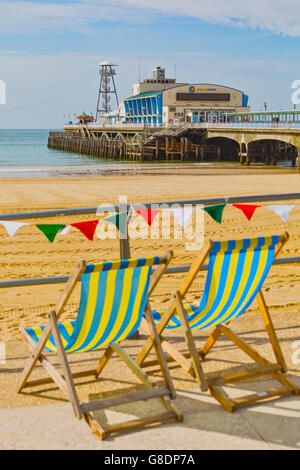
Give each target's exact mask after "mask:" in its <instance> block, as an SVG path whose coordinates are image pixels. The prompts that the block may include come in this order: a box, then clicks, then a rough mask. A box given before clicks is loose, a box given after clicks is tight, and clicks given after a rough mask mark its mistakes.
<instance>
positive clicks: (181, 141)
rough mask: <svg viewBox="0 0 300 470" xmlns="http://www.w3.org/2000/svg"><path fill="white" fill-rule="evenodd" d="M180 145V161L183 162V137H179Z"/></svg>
mask: <svg viewBox="0 0 300 470" xmlns="http://www.w3.org/2000/svg"><path fill="white" fill-rule="evenodd" d="M180 144H181V161H182V162H183V160H184V137H180Z"/></svg>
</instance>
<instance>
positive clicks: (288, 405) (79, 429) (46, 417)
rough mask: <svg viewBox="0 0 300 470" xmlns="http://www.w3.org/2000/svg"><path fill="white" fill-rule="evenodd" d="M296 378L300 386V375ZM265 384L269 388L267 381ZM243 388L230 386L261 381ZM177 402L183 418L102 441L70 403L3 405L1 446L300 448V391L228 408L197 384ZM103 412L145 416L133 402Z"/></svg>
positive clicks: (116, 416) (235, 392)
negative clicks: (76, 416) (8, 406)
mask: <svg viewBox="0 0 300 470" xmlns="http://www.w3.org/2000/svg"><path fill="white" fill-rule="evenodd" d="M294 380H295V382H296V383H297V385H298V386H300V379H299V378H295V379H294ZM245 385H246V384H245ZM262 385H263V386H264V387H265V386H266V383H265V382H264V383H263V384H262ZM267 385H269V386H270V385H271V386H272V385H273V383H272V382H270V383H269V384H267ZM260 386H261V385H260V384H259V387H260ZM239 387H240V388H237V387H234V388H230V389H228V391H230V394H231V396H238V395H242V394H247V393H249V391H250V392H251V391H253V390H257V384H255V385H254V384H253V386H251V384H249V383H247V389H245V386H243V388H241V386H240V385H239ZM176 405H177V406H178V408H179V409H180V410H181V412H182V413H183V414H184V421H183V423H177V422H174V423H167V424H163V425H159V426H152V427H148V428H144V429H141V430H137V431H132V432H129V433H124V434H118V435H114V436H111V437H109V438H108V439H107V440H105V441H100V440H99V439H98V438H97V437H96V436H95V435H94V434H93V433H92V431H91V430H90V428H89V427H88V426H87V424H86V423H85V422H84V421H77V420H76V419H75V418H74V415H73V412H72V409H71V406H70V405H69V404H68V403H59V404H57V405H52V404H47V405H41V406H33V407H23V408H22V407H20V408H5V409H4V408H3V409H0V449H3V450H5V449H7V450H8V449H87V450H88V449H98V450H108V451H110V450H132V449H142V450H146V449H147V450H171V449H173V450H197V449H199V450H201V449H210V450H214V449H239V450H240V449H250V450H252V449H253V450H258V449H261V450H271V449H272V450H273V449H278V450H279V449H295V450H296V449H300V397H299V396H287V397H284V398H281V399H278V400H273V401H269V402H260V403H259V404H258V405H255V406H252V407H248V408H241V409H239V410H237V411H235V412H234V413H228V412H226V411H225V410H223V408H222V407H221V406H219V405H218V404H217V403H216V401H215V400H214V399H213V398H212V397H210V396H209V395H208V394H207V393H201V392H200V391H199V390H198V389H194V390H192V391H187V392H178V398H177V400H176ZM149 406H150V405H149ZM143 411H145V407H144V408H143ZM101 413H103V414H102V416H101V417H100V416H99V418H101V419H103V418H104V419H109V420H111V419H113V420H115V419H119V420H121V419H124V417H125V419H128V413H130V414H131V415H135V416H139V415H140V414H139V410H138V406H137V405H136V404H135V405H134V407H132V408H131V409H129V411H128V405H127V409H126V415H125V414H124V412H122V411H121V410H120V409H118V410H117V411H110V412H108V413H107V412H105V414H104V412H101ZM97 419H98V417H97ZM102 422H103V421H102Z"/></svg>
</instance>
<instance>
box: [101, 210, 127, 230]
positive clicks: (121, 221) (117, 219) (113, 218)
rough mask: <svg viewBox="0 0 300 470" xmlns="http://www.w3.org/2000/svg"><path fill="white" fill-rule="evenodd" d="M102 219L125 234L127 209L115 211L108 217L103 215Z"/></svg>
mask: <svg viewBox="0 0 300 470" xmlns="http://www.w3.org/2000/svg"><path fill="white" fill-rule="evenodd" d="M102 221H105V222H108V223H110V224H114V225H115V226H116V227H117V229H118V230H119V231H120V232H121V233H122V234H123V235H125V234H126V229H127V211H124V212H117V213H116V214H114V215H110V216H109V217H105V219H102Z"/></svg>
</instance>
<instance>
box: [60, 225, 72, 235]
mask: <svg viewBox="0 0 300 470" xmlns="http://www.w3.org/2000/svg"><path fill="white" fill-rule="evenodd" d="M70 228H71V225H66V226H65V227H64V228H62V229H61V230H60V231H59V232H58V234H57V235H66V234H67V233H68V232H69V230H70Z"/></svg>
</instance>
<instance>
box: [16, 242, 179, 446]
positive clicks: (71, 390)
mask: <svg viewBox="0 0 300 470" xmlns="http://www.w3.org/2000/svg"><path fill="white" fill-rule="evenodd" d="M172 256H173V252H172V251H171V250H169V251H167V252H166V254H165V255H164V256H162V257H160V264H159V265H158V266H157V267H156V269H155V270H154V272H153V274H152V275H151V281H150V286H149V291H148V298H149V295H150V294H151V293H152V292H153V290H154V288H155V287H156V285H157V283H158V282H159V280H160V278H161V276H162V275H163V273H164V271H165V270H166V268H167V266H168V264H169V263H170V260H171V258H172ZM85 267H86V262H85V261H83V260H82V261H80V262H79V264H78V265H77V266H76V268H75V269H74V271H73V273H72V275H71V276H70V278H69V280H68V282H67V284H66V286H65V289H64V291H63V293H62V295H61V298H60V300H59V301H58V303H57V305H56V307H55V308H54V309H53V310H51V311H50V312H49V314H48V316H49V321H48V323H47V325H46V327H45V329H44V331H43V333H42V336H41V337H40V339H39V341H38V342H35V341H34V340H33V339H32V338H31V337H30V335H29V334H28V333H27V332H26V330H25V329H24V328H20V332H21V334H22V336H23V338H24V339H25V341H26V343H27V345H28V346H29V349H30V350H31V356H30V358H29V359H28V362H27V364H26V366H25V368H24V370H23V372H22V375H21V378H20V385H19V389H18V392H19V393H21V392H22V390H23V389H25V388H29V387H34V386H39V385H44V384H48V383H53V382H55V384H56V385H57V386H58V387H59V388H60V389H61V390H62V391H63V392H64V393H65V395H66V396H67V397H68V399H69V400H70V402H71V404H72V406H73V410H74V413H75V416H76V417H77V418H78V419H82V418H84V419H85V420H86V422H87V423H88V424H89V426H90V427H91V429H92V430H93V432H94V433H95V434H96V435H97V436H98V437H99V438H100V439H101V440H103V439H105V438H106V437H107V436H109V435H111V434H113V433H117V432H122V431H128V430H132V429H136V428H140V427H143V426H145V425H149V424H155V423H163V422H167V421H172V420H177V421H179V422H180V421H182V419H183V417H182V415H181V413H180V412H179V411H178V410H177V408H176V407H175V405H174V404H172V403H171V402H170V399H175V398H176V393H175V389H174V386H173V383H172V379H171V376H170V373H169V370H168V366H167V363H166V360H165V357H164V353H163V350H162V347H161V344H160V340H159V337H158V335H157V331H156V328H155V324H154V321H153V318H152V311H151V306H150V303H149V301H147V306H146V311H145V316H146V320H145V319H143V321H144V323H145V324H146V325H147V329H148V331H149V335H150V337H151V344H152V345H153V346H154V349H155V352H156V356H157V360H158V364H159V365H160V367H161V371H162V375H163V379H164V383H165V385H164V386H163V387H157V386H155V385H154V384H153V383H152V381H151V380H150V379H149V378H148V376H147V374H146V373H145V372H144V370H143V369H142V368H140V367H139V366H138V364H137V363H136V362H135V361H134V360H133V359H132V358H131V357H130V356H129V355H128V354H127V352H126V351H125V350H124V349H123V348H122V347H121V346H120V344H118V343H113V344H109V345H108V346H107V347H106V349H105V351H104V353H103V354H102V356H101V357H100V359H99V361H98V364H97V367H96V368H95V369H92V370H87V371H82V372H77V373H73V374H72V373H71V370H70V366H69V363H68V359H67V354H66V353H65V350H64V347H63V344H62V340H61V337H60V333H59V329H58V324H57V321H58V319H59V317H60V316H61V314H62V312H63V310H64V307H65V305H66V303H67V301H68V299H69V297H70V295H71V294H72V291H73V289H74V287H75V285H76V283H77V282H78V281H80V278H81V274H82V273H83V272H84V271H85ZM51 333H52V334H53V337H54V340H55V343H56V347H57V354H58V356H59V359H60V363H61V366H62V372H63V374H62V375H61V374H60V373H59V372H58V371H57V370H56V369H55V367H54V366H53V365H52V364H51V362H50V361H49V360H48V359H47V358H46V356H45V355H44V354H43V349H44V347H45V345H46V343H47V341H48V339H49V337H50V335H51ZM114 353H116V354H117V355H118V356H119V358H120V359H121V360H123V361H124V362H125V364H127V366H128V367H129V368H130V369H131V371H132V372H133V373H134V374H135V375H136V376H137V377H138V378H139V379H140V380H141V382H142V383H143V384H144V385H145V386H146V388H147V389H146V390H144V391H138V392H135V393H130V394H126V395H118V396H115V397H110V398H106V399H102V400H98V401H92V402H89V403H80V402H79V399H78V395H77V392H76V388H75V384H74V379H75V378H80V377H89V376H94V377H95V378H96V379H98V377H99V375H100V374H101V372H102V371H103V369H104V367H105V366H106V365H107V363H108V361H109V359H110V358H111V357H112V355H113V354H114ZM37 362H39V363H40V364H41V365H42V366H43V367H44V369H45V370H46V372H47V373H48V375H49V376H50V377H47V378H43V379H37V380H32V381H28V378H29V376H30V374H31V372H32V370H33V369H34V367H35V365H36V364H37ZM151 398H158V399H159V401H160V402H161V404H162V405H163V406H164V408H165V412H163V413H161V414H156V415H152V416H149V417H145V418H139V419H134V420H130V421H127V422H123V423H119V424H112V425H107V426H105V427H103V426H102V425H101V424H100V423H99V422H98V421H96V420H95V419H94V418H93V416H92V415H91V413H92V412H93V411H96V410H100V409H107V408H110V407H113V406H116V405H121V404H126V403H132V402H136V401H140V400H149V399H151Z"/></svg>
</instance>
